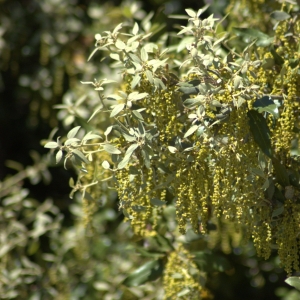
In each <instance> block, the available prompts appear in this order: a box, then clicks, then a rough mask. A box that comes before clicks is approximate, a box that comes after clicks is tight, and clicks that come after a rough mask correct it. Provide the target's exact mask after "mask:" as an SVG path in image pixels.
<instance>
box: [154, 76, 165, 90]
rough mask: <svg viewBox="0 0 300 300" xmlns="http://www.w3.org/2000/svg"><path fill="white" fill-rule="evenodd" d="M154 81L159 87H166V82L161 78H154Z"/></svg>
mask: <svg viewBox="0 0 300 300" xmlns="http://www.w3.org/2000/svg"><path fill="white" fill-rule="evenodd" d="M153 83H154V85H155V87H157V88H159V87H160V88H162V89H163V90H165V89H166V86H165V84H164V83H163V82H162V81H161V80H160V79H159V78H154V79H153Z"/></svg>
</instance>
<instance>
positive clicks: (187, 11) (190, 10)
mask: <svg viewBox="0 0 300 300" xmlns="http://www.w3.org/2000/svg"><path fill="white" fill-rule="evenodd" d="M185 11H186V13H187V14H188V15H189V16H190V17H192V18H196V17H197V13H196V12H195V11H194V10H192V9H190V8H187V9H185Z"/></svg>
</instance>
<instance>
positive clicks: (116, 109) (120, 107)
mask: <svg viewBox="0 0 300 300" xmlns="http://www.w3.org/2000/svg"><path fill="white" fill-rule="evenodd" d="M124 107H125V104H124V103H122V104H117V105H116V106H115V107H114V108H113V110H112V112H111V113H110V117H111V118H113V117H115V116H116V115H117V114H118V113H119V112H121V111H122V110H123V109H124Z"/></svg>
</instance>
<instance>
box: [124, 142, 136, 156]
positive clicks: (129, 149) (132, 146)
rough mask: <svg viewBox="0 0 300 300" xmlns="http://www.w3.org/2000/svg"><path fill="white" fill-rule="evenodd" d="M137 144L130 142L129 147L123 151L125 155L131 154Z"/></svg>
mask: <svg viewBox="0 0 300 300" xmlns="http://www.w3.org/2000/svg"><path fill="white" fill-rule="evenodd" d="M138 147H139V145H138V144H132V145H130V146H129V148H128V149H127V151H126V153H125V156H128V155H129V156H131V155H132V153H133V152H134V151H135V149H136V148H138Z"/></svg>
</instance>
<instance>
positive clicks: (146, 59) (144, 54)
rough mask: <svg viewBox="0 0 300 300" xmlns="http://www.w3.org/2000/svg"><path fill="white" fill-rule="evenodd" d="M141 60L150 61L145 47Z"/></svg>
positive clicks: (142, 50)
mask: <svg viewBox="0 0 300 300" xmlns="http://www.w3.org/2000/svg"><path fill="white" fill-rule="evenodd" d="M141 59H142V61H148V53H147V51H146V49H145V48H144V47H143V48H142V49H141Z"/></svg>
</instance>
